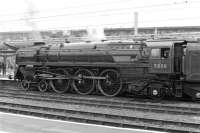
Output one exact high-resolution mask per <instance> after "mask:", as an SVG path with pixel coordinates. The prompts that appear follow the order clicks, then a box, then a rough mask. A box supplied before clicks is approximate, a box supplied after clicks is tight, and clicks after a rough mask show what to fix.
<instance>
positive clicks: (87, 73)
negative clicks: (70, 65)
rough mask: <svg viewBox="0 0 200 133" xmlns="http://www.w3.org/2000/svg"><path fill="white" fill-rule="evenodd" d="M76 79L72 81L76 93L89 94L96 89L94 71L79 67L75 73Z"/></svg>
mask: <svg viewBox="0 0 200 133" xmlns="http://www.w3.org/2000/svg"><path fill="white" fill-rule="evenodd" d="M74 75H75V77H77V78H76V79H74V80H73V81H72V88H73V89H74V90H75V91H76V93H78V94H81V95H89V94H91V93H92V91H93V90H94V89H95V80H94V79H92V78H91V77H93V76H94V73H93V72H92V71H91V70H89V69H79V70H77V71H76V73H75V74H74Z"/></svg>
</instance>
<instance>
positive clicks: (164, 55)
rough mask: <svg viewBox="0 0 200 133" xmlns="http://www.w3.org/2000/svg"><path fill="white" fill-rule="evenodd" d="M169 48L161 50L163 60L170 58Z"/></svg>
mask: <svg viewBox="0 0 200 133" xmlns="http://www.w3.org/2000/svg"><path fill="white" fill-rule="evenodd" d="M169 52H170V49H169V48H161V58H168V57H169Z"/></svg>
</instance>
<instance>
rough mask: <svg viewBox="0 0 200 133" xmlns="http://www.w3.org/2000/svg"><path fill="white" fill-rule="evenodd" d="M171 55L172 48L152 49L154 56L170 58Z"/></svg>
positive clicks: (152, 55)
mask: <svg viewBox="0 0 200 133" xmlns="http://www.w3.org/2000/svg"><path fill="white" fill-rule="evenodd" d="M169 56H170V48H156V49H152V50H151V57H152V58H168V57H169Z"/></svg>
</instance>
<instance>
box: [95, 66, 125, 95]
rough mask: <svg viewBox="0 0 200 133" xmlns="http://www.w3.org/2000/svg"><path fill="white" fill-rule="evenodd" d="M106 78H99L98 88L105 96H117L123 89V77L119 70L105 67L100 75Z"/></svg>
mask: <svg viewBox="0 0 200 133" xmlns="http://www.w3.org/2000/svg"><path fill="white" fill-rule="evenodd" d="M99 76H100V77H104V78H105V79H99V80H98V84H97V86H98V89H99V90H100V92H101V93H102V94H103V95H104V96H109V97H112V96H116V95H118V94H119V93H120V92H121V90H122V79H121V77H120V74H119V72H118V71H117V70H114V69H105V70H104V71H102V72H101V73H100V75H99Z"/></svg>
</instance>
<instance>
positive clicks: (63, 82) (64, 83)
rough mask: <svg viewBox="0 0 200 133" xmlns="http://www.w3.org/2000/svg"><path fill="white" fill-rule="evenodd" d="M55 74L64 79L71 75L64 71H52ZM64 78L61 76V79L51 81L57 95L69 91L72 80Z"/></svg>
mask: <svg viewBox="0 0 200 133" xmlns="http://www.w3.org/2000/svg"><path fill="white" fill-rule="evenodd" d="M52 72H53V73H57V74H61V75H64V77H66V78H67V77H68V76H69V73H68V72H67V70H64V69H56V70H53V71H52ZM64 77H63V76H60V79H59V78H58V79H51V80H50V83H49V84H50V86H51V88H52V89H53V90H54V91H55V92H56V93H64V92H66V91H68V90H69V84H70V79H64Z"/></svg>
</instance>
